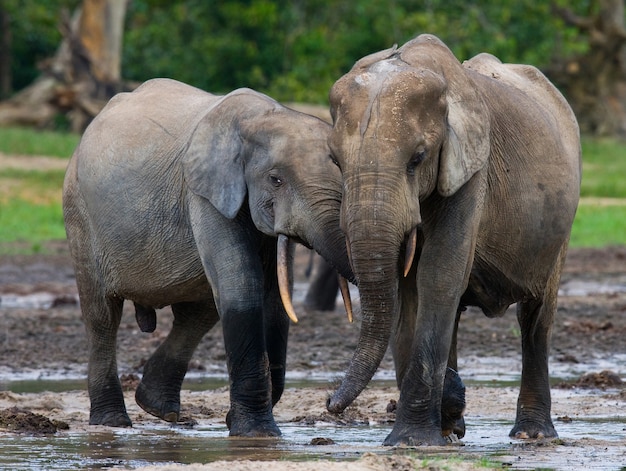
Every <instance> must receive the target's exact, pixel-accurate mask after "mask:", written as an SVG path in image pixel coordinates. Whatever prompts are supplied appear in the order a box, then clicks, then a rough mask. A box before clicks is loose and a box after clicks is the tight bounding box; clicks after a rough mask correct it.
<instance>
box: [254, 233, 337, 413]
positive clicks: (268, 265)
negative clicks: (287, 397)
mask: <svg viewBox="0 0 626 471" xmlns="http://www.w3.org/2000/svg"><path fill="white" fill-rule="evenodd" d="M264 245H266V248H265V249H264V253H265V250H267V253H268V254H269V256H267V257H265V258H264V260H265V263H264V272H265V298H264V303H263V316H264V320H265V325H264V327H265V345H266V347H267V356H268V359H269V363H270V376H271V383H272V406H274V405H276V403H277V402H278V401H279V400H280V398H281V396H282V394H283V391H284V390H285V373H286V371H287V367H286V364H287V339H288V337H289V318H288V317H287V313H286V312H285V309H284V308H283V303H282V300H281V298H280V293H279V289H278V281H277V278H276V244H275V243H274V240H273V239H271V240H268V241H266V244H264ZM291 249H292V251H291V253H290V254H289V261H288V263H289V264H291V265H293V249H294V246H293V244H292V246H291ZM289 273H291V274H293V270H289ZM335 278H336V276H335ZM289 282H290V285H291V286H293V279H291V280H289Z"/></svg>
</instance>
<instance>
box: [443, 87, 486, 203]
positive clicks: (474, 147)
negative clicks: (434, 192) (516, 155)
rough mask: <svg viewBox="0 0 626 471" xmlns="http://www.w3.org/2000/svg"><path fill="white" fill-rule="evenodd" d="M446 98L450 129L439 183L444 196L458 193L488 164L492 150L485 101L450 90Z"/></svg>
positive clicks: (472, 94)
mask: <svg viewBox="0 0 626 471" xmlns="http://www.w3.org/2000/svg"><path fill="white" fill-rule="evenodd" d="M463 95H465V96H463ZM467 95H470V96H467ZM447 98H448V129H447V136H446V138H445V140H444V142H443V145H442V147H441V155H440V158H439V179H438V182H437V189H438V191H439V194H441V195H442V196H450V195H453V194H454V193H456V192H457V191H458V190H459V188H461V187H462V186H463V185H464V184H465V183H466V182H467V181H468V180H469V179H470V178H471V177H472V175H474V174H475V173H476V172H478V171H479V170H480V169H482V168H483V167H484V166H485V165H486V164H487V161H488V160H489V153H490V151H491V146H490V138H489V131H490V123H489V113H488V112H487V108H486V105H485V104H484V102H483V101H482V99H480V97H477V96H476V93H475V92H473V91H472V92H469V93H465V92H462V94H461V95H459V94H455V93H451V91H450V90H449V91H448V97H447Z"/></svg>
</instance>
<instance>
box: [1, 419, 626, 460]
mask: <svg viewBox="0 0 626 471" xmlns="http://www.w3.org/2000/svg"><path fill="white" fill-rule="evenodd" d="M466 420H467V424H468V435H467V436H466V437H465V439H464V440H463V443H464V446H463V447H459V448H456V447H454V448H452V449H450V448H449V447H446V449H445V451H444V450H442V451H439V453H440V454H446V455H449V454H450V453H451V452H453V453H459V454H460V456H466V457H467V456H477V455H478V456H488V457H489V456H490V457H492V459H493V460H496V459H498V460H500V461H502V462H503V463H505V466H506V467H511V468H514V469H533V468H534V467H536V465H537V466H539V465H540V466H542V467H545V466H544V465H545V460H542V457H541V453H542V451H541V449H537V450H535V451H536V453H530V454H528V453H527V454H524V453H523V451H524V447H525V446H526V445H525V444H523V443H522V442H520V441H518V443H519V445H518V446H517V447H516V446H511V441H512V440H510V439H508V437H507V435H508V431H509V430H510V428H511V425H512V424H511V423H510V422H509V421H503V420H493V419H489V418H481V417H472V416H468V417H467V418H466ZM559 425H560V427H559V432H560V436H561V440H563V441H564V442H567V441H568V440H579V441H580V440H590V439H594V438H598V439H601V440H603V441H615V442H616V443H620V441H621V443H624V440H625V439H626V432H625V429H626V418H625V417H622V418H621V419H619V420H611V419H608V418H602V419H594V420H580V421H575V422H572V423H570V424H559ZM281 430H282V432H283V436H282V437H281V438H280V439H240V438H228V437H227V435H228V431H227V430H226V428H225V427H224V426H220V425H210V424H209V425H203V426H198V427H196V428H194V429H191V430H190V429H185V428H182V427H171V426H168V425H165V424H155V425H150V426H138V427H134V428H132V429H119V430H118V429H114V430H110V431H109V430H107V431H101V428H99V431H94V432H79V433H74V432H71V431H69V432H66V433H61V434H58V435H57V436H55V437H29V436H11V435H7V436H0V449H1V450H2V451H1V453H0V469H12V470H35V469H46V470H68V469H109V468H123V469H134V468H137V467H140V466H146V465H149V464H168V463H180V464H190V463H210V462H212V461H216V460H232V459H239V460H241V459H250V460H290V461H299V460H304V459H307V460H311V459H320V458H324V459H332V460H351V459H356V458H358V457H359V456H361V455H362V454H363V453H366V452H373V453H392V452H394V450H392V449H390V448H387V447H382V446H381V443H382V441H383V440H384V438H385V436H386V435H387V433H388V432H389V427H388V426H359V427H339V426H334V425H332V426H331V425H323V424H322V425H315V426H309V425H302V424H281ZM318 437H326V438H332V440H334V442H335V444H333V445H311V444H310V443H311V440H313V439H314V438H318ZM559 448H562V450H559ZM601 448H602V447H601ZM585 450H586V451H585V452H584V456H583V454H582V453H581V450H580V449H578V450H577V449H576V447H575V446H574V447H572V446H562V447H556V451H555V452H554V453H553V454H556V455H557V456H556V458H555V459H553V462H552V463H551V466H550V467H555V469H559V468H560V466H559V462H561V464H565V463H567V462H571V460H575V459H577V456H576V455H577V454H578V455H581V456H578V459H580V460H584V459H585V456H586V457H587V458H589V457H591V458H593V454H594V453H601V457H602V459H601V464H602V467H601V469H623V468H621V466H623V465H624V463H621V462H620V461H619V460H620V459H622V458H623V455H622V457H621V458H620V456H619V454H617V455H616V456H612V455H611V453H610V452H608V451H607V450H608V448H607V447H603V449H602V450H596V449H595V448H593V447H591V448H590V447H586V449H585ZM435 453H436V452H435ZM522 455H524V456H523V457H522ZM533 455H534V458H533ZM561 455H562V456H561ZM568 460H569V461H568ZM548 464H549V465H550V463H548ZM584 464H585V468H586V469H593V468H594V466H593V460H592V461H589V462H584ZM581 469H582V468H581Z"/></svg>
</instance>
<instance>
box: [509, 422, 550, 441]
mask: <svg viewBox="0 0 626 471" xmlns="http://www.w3.org/2000/svg"><path fill="white" fill-rule="evenodd" d="M558 436H559V435H558V434H557V433H556V430H555V428H554V425H553V424H552V421H551V420H548V421H547V422H546V423H536V422H529V421H519V422H516V423H515V426H514V427H513V428H512V429H511V431H510V432H509V437H511V438H518V439H521V440H527V439H530V438H539V439H541V438H557V437H558Z"/></svg>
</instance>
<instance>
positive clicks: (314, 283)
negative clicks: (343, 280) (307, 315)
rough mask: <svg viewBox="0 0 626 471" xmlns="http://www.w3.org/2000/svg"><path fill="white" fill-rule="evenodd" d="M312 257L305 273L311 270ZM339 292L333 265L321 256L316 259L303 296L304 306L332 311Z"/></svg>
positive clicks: (316, 309) (337, 279)
mask: <svg viewBox="0 0 626 471" xmlns="http://www.w3.org/2000/svg"><path fill="white" fill-rule="evenodd" d="M313 263H314V262H313V258H312V259H311V260H310V267H309V268H308V269H307V273H309V274H310V272H312V271H313ZM338 292H339V278H338V275H337V272H336V271H335V267H334V266H333V265H332V264H331V263H328V262H327V261H326V260H324V259H323V258H319V259H318V260H317V268H316V270H315V272H314V274H313V278H312V279H311V283H310V284H309V289H308V290H307V292H306V296H305V297H304V306H305V307H306V308H308V309H312V310H315V311H334V310H335V305H336V300H337V293H338Z"/></svg>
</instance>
